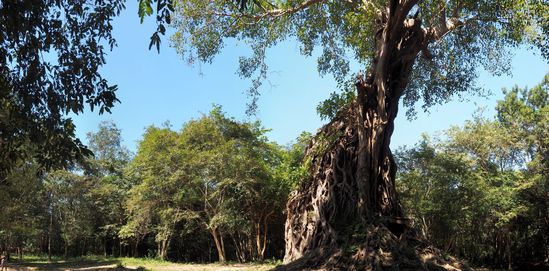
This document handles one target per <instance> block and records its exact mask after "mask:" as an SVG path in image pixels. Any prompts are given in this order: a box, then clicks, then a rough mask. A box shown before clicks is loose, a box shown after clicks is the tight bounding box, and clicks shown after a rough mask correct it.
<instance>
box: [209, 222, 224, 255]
mask: <svg viewBox="0 0 549 271" xmlns="http://www.w3.org/2000/svg"><path fill="white" fill-rule="evenodd" d="M210 233H211V234H212V237H213V239H214V243H215V248H216V249H217V255H218V260H219V262H221V263H224V262H225V260H226V258H225V244H224V243H223V236H221V234H220V233H219V231H218V230H217V229H216V228H213V229H211V230H210Z"/></svg>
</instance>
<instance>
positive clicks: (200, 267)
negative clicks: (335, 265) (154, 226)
mask: <svg viewBox="0 0 549 271" xmlns="http://www.w3.org/2000/svg"><path fill="white" fill-rule="evenodd" d="M7 266H8V269H7V270H8V271H31V270H32V271H35V270H44V271H129V270H143V271H145V270H150V271H266V270H270V269H272V268H273V267H274V266H273V265H267V264H263V265H262V264H177V263H173V264H166V265H164V264H163V265H159V266H156V265H145V266H143V267H138V266H129V265H128V266H124V267H121V266H119V265H118V264H117V263H115V262H112V263H109V262H101V263H97V262H70V263H11V264H8V265H7Z"/></svg>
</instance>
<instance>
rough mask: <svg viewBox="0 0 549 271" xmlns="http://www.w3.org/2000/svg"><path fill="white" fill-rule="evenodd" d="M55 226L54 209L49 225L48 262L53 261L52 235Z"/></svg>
mask: <svg viewBox="0 0 549 271" xmlns="http://www.w3.org/2000/svg"><path fill="white" fill-rule="evenodd" d="M52 228H53V210H52V211H51V213H50V225H49V227H48V262H51V235H52Z"/></svg>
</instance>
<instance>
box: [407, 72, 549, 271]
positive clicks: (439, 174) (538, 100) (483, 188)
mask: <svg viewBox="0 0 549 271" xmlns="http://www.w3.org/2000/svg"><path fill="white" fill-rule="evenodd" d="M548 93H549V76H546V77H545V79H544V81H543V82H542V84H540V85H538V86H536V87H534V88H532V89H519V88H518V87H515V88H513V89H511V90H508V91H505V94H506V95H505V98H504V99H503V100H501V101H499V102H498V103H497V106H496V112H497V113H496V117H495V118H494V119H489V118H486V117H483V116H482V115H481V114H477V115H476V116H475V117H474V119H473V120H471V121H467V122H466V123H465V124H464V126H463V127H452V128H450V129H448V130H446V131H445V133H444V136H442V137H441V138H439V139H437V140H431V139H429V137H427V136H425V137H424V138H423V139H422V140H421V141H420V142H419V143H418V144H416V145H415V146H413V147H411V148H402V149H400V150H399V151H398V152H397V155H396V156H397V160H398V162H399V163H398V164H399V176H398V179H397V180H398V184H397V188H398V190H399V192H400V197H401V201H402V203H403V205H404V210H405V211H407V212H408V214H407V215H408V216H409V217H412V218H413V219H412V221H411V222H412V224H413V226H414V227H415V228H416V229H417V230H418V232H419V233H420V234H422V235H424V236H425V237H427V238H428V239H429V240H431V241H433V242H434V243H435V244H436V246H437V247H438V248H441V249H443V250H444V251H445V252H446V253H448V254H450V255H455V256H459V257H461V258H464V259H467V260H469V261H470V262H472V263H474V264H477V265H491V266H498V267H506V268H509V269H514V268H518V269H524V270H532V269H534V268H535V267H536V266H537V268H539V269H542V268H548V267H549V95H548Z"/></svg>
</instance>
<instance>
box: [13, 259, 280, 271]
mask: <svg viewBox="0 0 549 271" xmlns="http://www.w3.org/2000/svg"><path fill="white" fill-rule="evenodd" d="M14 260H15V262H16V263H18V265H21V266H25V265H28V266H35V267H39V270H42V269H44V270H50V269H52V270H53V269H54V267H59V266H63V267H65V268H77V267H79V266H82V265H85V264H88V265H89V264H93V265H109V266H112V268H113V269H114V268H115V267H125V268H128V269H127V270H150V271H172V270H182V271H214V270H226V271H231V270H235V271H236V270H238V271H266V270H270V269H272V268H274V267H275V266H276V265H277V264H280V262H279V261H276V260H273V261H269V262H266V263H247V264H238V263H231V262H229V263H224V264H220V263H208V264H198V263H173V262H169V261H163V260H159V259H154V258H129V257H103V256H93V255H90V256H82V257H73V258H68V259H63V257H59V256H55V257H52V261H51V262H49V261H48V256H47V255H25V256H24V257H23V260H18V259H14ZM138 268H140V269H138Z"/></svg>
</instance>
